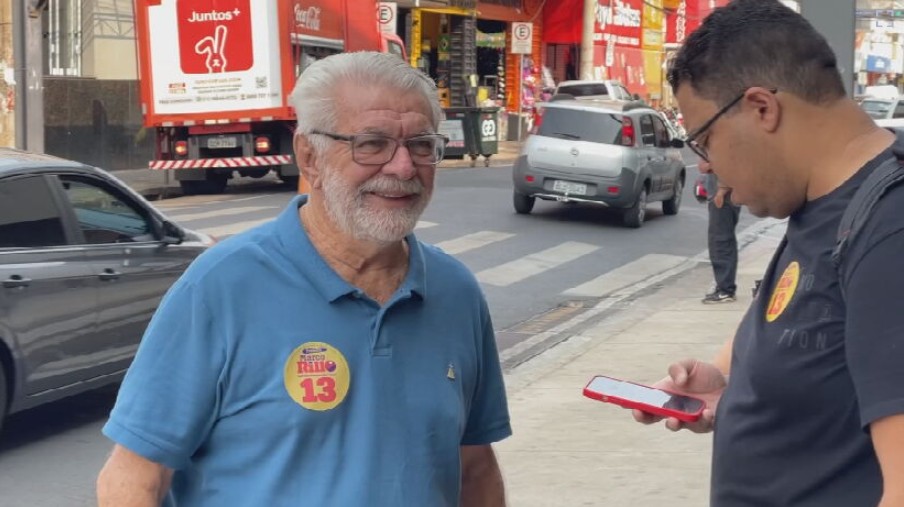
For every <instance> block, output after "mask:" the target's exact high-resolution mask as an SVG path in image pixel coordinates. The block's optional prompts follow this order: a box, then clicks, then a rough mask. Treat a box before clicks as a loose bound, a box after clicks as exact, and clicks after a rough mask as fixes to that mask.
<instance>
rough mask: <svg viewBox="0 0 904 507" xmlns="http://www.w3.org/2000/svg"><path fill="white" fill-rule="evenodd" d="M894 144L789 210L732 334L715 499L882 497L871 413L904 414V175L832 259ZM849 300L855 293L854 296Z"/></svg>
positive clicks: (828, 504)
mask: <svg viewBox="0 0 904 507" xmlns="http://www.w3.org/2000/svg"><path fill="white" fill-rule="evenodd" d="M891 156H892V154H891V151H890V150H889V151H886V152H884V153H883V154H881V155H880V156H879V157H877V158H876V159H875V160H873V161H871V162H870V163H869V164H867V165H866V166H865V167H864V168H863V169H861V170H860V171H858V172H857V174H855V175H854V176H853V177H852V178H850V179H849V180H848V181H847V182H845V183H844V184H843V185H842V186H840V187H839V188H837V189H835V190H834V191H833V192H831V193H830V194H828V195H826V196H823V197H821V198H819V199H816V200H813V201H810V202H808V203H807V204H806V205H805V206H804V207H803V208H802V209H800V210H799V211H797V212H796V213H795V214H794V215H792V216H791V217H790V219H789V221H788V229H787V233H786V243H785V245H784V247H783V248H780V249H779V250H778V251H776V253H775V256H774V257H773V260H772V263H771V264H770V266H769V269H768V270H767V272H766V275H765V278H764V279H763V284H762V290H761V291H760V292H759V295H758V296H757V298H756V299H755V300H754V302H753V304H752V305H751V307H750V309H749V310H748V311H747V314H746V316H745V317H744V320H743V321H742V322H741V325H740V327H739V328H738V332H737V335H736V336H735V340H734V350H733V354H732V361H731V378H730V382H729V386H728V389H727V390H726V391H725V393H724V394H723V396H722V399H721V401H720V404H719V407H718V411H717V415H716V430H715V435H714V443H713V470H712V497H711V505H712V507H742V506H743V507H764V506H769V507H783V506H794V507H874V506H876V505H877V504H878V503H879V500H880V498H881V496H882V475H881V471H880V468H879V463H878V460H877V458H876V454H875V451H874V449H873V446H872V441H871V440H870V437H869V428H868V426H869V424H870V423H872V422H874V421H876V420H877V419H881V418H883V417H886V416H889V415H894V414H901V413H904V308H901V303H902V302H904V186H898V187H896V188H894V189H892V190H891V191H890V192H889V193H888V194H887V195H886V196H885V197H883V198H882V200H880V201H879V204H878V205H877V206H876V208H875V209H874V211H873V215H872V216H871V218H870V219H869V222H868V223H867V224H866V226H865V228H864V229H863V230H862V232H861V233H860V234H859V235H858V236H857V238H856V239H855V241H854V243H852V244H851V246H850V248H849V249H848V251H847V253H846V257H845V260H844V264H843V269H842V273H843V275H842V277H843V279H844V287H845V296H844V297H842V293H841V289H840V282H839V276H838V272H837V271H836V269H835V267H834V265H833V264H832V261H831V253H832V249H833V248H834V246H835V241H836V234H837V230H838V224H839V222H840V221H841V215H842V214H843V213H844V210H845V208H846V206H847V204H848V202H850V199H851V197H853V194H854V192H855V191H856V189H857V187H859V185H860V184H861V183H862V182H863V181H864V179H865V178H866V176H867V175H868V174H869V172H871V171H872V170H873V169H875V168H876V167H877V166H878V165H879V164H880V163H881V162H882V161H883V160H885V159H887V158H889V157H891ZM845 301H847V304H845Z"/></svg>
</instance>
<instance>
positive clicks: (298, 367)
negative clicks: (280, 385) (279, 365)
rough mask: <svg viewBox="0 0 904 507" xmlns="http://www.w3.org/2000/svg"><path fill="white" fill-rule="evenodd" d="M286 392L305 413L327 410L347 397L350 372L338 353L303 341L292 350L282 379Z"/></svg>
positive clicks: (319, 344)
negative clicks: (306, 410) (307, 411)
mask: <svg viewBox="0 0 904 507" xmlns="http://www.w3.org/2000/svg"><path fill="white" fill-rule="evenodd" d="M283 379H284V382H285V384H286V391H288V393H289V396H291V397H292V399H293V400H295V402H296V403H298V404H299V405H301V406H302V407H304V408H307V409H309V410H317V411H324V410H331V409H334V408H336V407H337V406H339V404H340V403H342V401H343V400H344V399H345V395H346V394H348V387H349V384H350V382H351V373H350V372H349V370H348V362H347V361H346V360H345V356H343V355H342V353H341V352H339V350H337V349H336V348H335V347H333V346H331V345H329V344H328V343H322V342H307V343H305V344H303V345H301V346H300V347H298V348H297V349H295V350H293V351H292V355H291V356H289V359H288V360H287V361H286V367H285V372H284V376H283Z"/></svg>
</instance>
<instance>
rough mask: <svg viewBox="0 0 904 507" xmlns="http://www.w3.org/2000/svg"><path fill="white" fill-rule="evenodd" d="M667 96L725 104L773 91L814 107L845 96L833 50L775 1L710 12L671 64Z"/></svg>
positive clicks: (741, 2) (745, 0)
mask: <svg viewBox="0 0 904 507" xmlns="http://www.w3.org/2000/svg"><path fill="white" fill-rule="evenodd" d="M668 80H669V84H671V85H672V90H674V91H676V92H677V91H678V88H679V87H680V86H681V85H682V84H685V83H688V84H690V85H691V87H692V88H693V89H694V91H695V93H697V94H698V95H700V96H701V97H703V98H705V99H708V100H712V101H714V102H716V103H718V104H727V103H728V102H730V101H731V100H732V99H733V98H735V97H736V96H737V95H738V94H739V93H742V92H743V91H744V90H746V89H747V88H750V87H751V86H762V87H765V88H775V89H778V90H781V91H784V92H789V93H793V94H794V95H796V96H798V97H800V98H801V99H804V100H806V101H807V102H810V103H813V104H822V103H826V102H831V101H834V100H837V99H840V98H841V97H843V96H844V95H845V93H846V92H845V90H844V84H843V82H842V80H841V74H840V72H839V71H838V62H837V59H836V57H835V53H834V52H832V48H831V47H829V43H828V42H827V41H826V39H825V37H823V36H822V35H821V34H820V33H819V32H817V31H816V29H815V28H813V26H812V25H811V24H810V23H809V22H807V20H806V19H804V17H803V16H801V15H800V14H798V13H796V12H794V11H793V10H791V9H790V8H788V7H787V6H785V5H784V4H782V3H781V2H779V1H778V0H733V1H732V2H731V3H729V4H728V5H726V6H725V7H720V8H718V9H716V10H714V11H713V13H712V14H710V15H709V16H708V17H707V18H706V19H705V20H704V21H703V23H702V24H701V26H700V27H699V28H698V29H697V30H696V31H694V32H693V33H692V34H691V35H690V37H688V39H687V41H685V43H684V46H683V47H682V48H681V49H680V50H679V51H678V54H677V55H676V56H675V58H674V60H672V63H671V65H670V66H669V71H668Z"/></svg>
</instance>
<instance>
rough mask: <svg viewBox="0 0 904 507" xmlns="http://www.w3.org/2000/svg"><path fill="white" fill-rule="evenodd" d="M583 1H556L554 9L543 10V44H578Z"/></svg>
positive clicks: (579, 41)
mask: <svg viewBox="0 0 904 507" xmlns="http://www.w3.org/2000/svg"><path fill="white" fill-rule="evenodd" d="M583 5H584V1H583V0H558V1H557V2H556V4H555V8H552V6H551V5H547V6H546V7H544V9H543V32H542V34H543V42H544V43H546V44H580V43H581V26H582V25H581V20H580V15H578V16H577V17H575V13H578V14H580V13H581V12H583V10H582V9H583V8H584V7H583Z"/></svg>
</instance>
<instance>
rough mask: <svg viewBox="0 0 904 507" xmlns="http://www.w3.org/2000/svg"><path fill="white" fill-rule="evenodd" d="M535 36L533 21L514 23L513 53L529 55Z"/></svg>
mask: <svg viewBox="0 0 904 507" xmlns="http://www.w3.org/2000/svg"><path fill="white" fill-rule="evenodd" d="M533 38H534V24H533V23H512V53H515V54H522V55H529V54H530V53H531V45H532V44H531V43H532V42H533Z"/></svg>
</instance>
